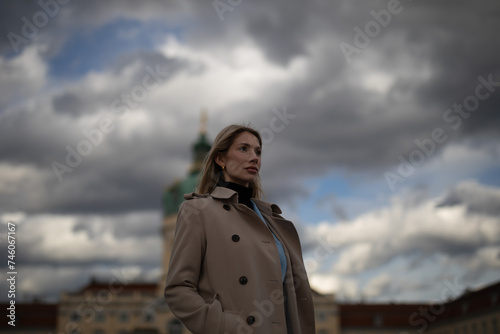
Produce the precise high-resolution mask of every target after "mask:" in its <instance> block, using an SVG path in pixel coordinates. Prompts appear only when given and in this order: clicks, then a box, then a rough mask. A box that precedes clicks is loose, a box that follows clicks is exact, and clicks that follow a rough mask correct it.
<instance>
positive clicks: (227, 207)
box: [222, 204, 230, 211]
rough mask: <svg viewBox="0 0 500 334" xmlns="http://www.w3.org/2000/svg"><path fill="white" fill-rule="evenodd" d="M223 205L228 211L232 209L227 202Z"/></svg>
mask: <svg viewBox="0 0 500 334" xmlns="http://www.w3.org/2000/svg"><path fill="white" fill-rule="evenodd" d="M222 207H223V208H224V210H226V211H229V209H230V207H229V205H227V204H224V205H223V206H222Z"/></svg>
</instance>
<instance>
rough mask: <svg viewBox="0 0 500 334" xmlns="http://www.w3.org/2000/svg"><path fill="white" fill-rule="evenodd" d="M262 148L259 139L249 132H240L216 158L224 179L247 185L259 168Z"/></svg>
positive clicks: (252, 180) (253, 178) (255, 175)
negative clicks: (226, 149) (225, 150)
mask: <svg viewBox="0 0 500 334" xmlns="http://www.w3.org/2000/svg"><path fill="white" fill-rule="evenodd" d="M261 151H262V148H261V147H260V144H259V140H258V139H257V137H255V136H254V135H253V134H251V133H250V132H246V131H245V132H242V133H240V134H239V135H238V136H236V138H235V139H234V141H233V144H232V145H231V147H229V150H228V151H227V152H226V153H225V154H224V155H222V156H218V157H217V158H216V161H215V162H216V163H217V164H218V165H219V166H221V167H223V166H225V169H224V180H225V181H226V182H234V183H237V184H240V185H242V186H245V187H248V186H249V183H250V182H254V181H255V179H256V178H257V175H258V174H259V170H260V162H261V160H260V158H261V157H260V155H261Z"/></svg>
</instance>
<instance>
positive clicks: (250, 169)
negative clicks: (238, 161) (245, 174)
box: [245, 167, 259, 173]
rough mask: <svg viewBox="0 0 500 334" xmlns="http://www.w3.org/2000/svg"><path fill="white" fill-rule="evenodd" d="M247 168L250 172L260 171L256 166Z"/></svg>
mask: <svg viewBox="0 0 500 334" xmlns="http://www.w3.org/2000/svg"><path fill="white" fill-rule="evenodd" d="M245 169H246V170H247V171H249V172H250V173H257V172H258V171H259V170H258V169H257V168H256V167H247V168H245Z"/></svg>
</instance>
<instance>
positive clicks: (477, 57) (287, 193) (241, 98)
mask: <svg viewBox="0 0 500 334" xmlns="http://www.w3.org/2000/svg"><path fill="white" fill-rule="evenodd" d="M0 6H1V10H0V16H1V18H0V32H1V33H0V38H1V41H0V221H1V224H0V226H1V229H2V230H1V232H2V235H1V238H2V239H1V241H0V242H1V245H2V246H1V247H2V249H1V252H0V254H2V256H3V257H4V258H6V257H7V253H6V250H7V245H6V240H7V236H6V232H7V223H8V222H9V221H10V222H13V223H15V224H16V228H17V229H16V238H17V239H16V240H17V243H16V246H17V253H16V259H15V260H16V266H17V267H16V269H17V271H18V277H17V278H18V280H17V289H18V298H24V299H30V298H33V297H34V296H37V297H39V298H42V299H45V300H57V298H59V296H60V294H61V292H62V291H75V290H77V289H79V288H80V287H81V286H83V285H84V284H86V283H87V282H88V281H89V279H90V277H92V276H95V277H101V278H103V279H105V278H106V277H110V275H111V274H110V273H111V272H112V271H113V270H114V271H117V270H118V271H120V270H122V271H123V270H127V272H130V273H132V274H133V277H134V278H135V279H137V280H142V281H151V282H155V281H156V280H157V277H158V274H159V265H160V263H161V239H160V236H159V227H160V222H161V215H162V214H161V196H162V192H163V190H164V187H165V186H167V185H169V184H171V183H172V182H173V181H174V180H176V179H178V178H182V177H184V176H185V175H186V173H187V169H188V168H189V165H190V163H191V161H192V155H191V145H192V143H193V142H194V141H195V140H196V138H197V134H198V130H199V120H200V110H201V109H203V108H204V109H206V110H208V118H209V120H208V136H209V138H210V139H213V138H214V137H215V135H216V134H217V132H218V131H219V130H220V129H222V128H223V127H224V126H226V125H229V124H232V123H242V122H250V123H251V124H252V125H253V127H255V128H256V129H258V130H260V131H261V133H262V135H263V137H264V141H265V145H264V148H263V165H262V166H263V167H262V171H261V177H262V180H263V184H264V190H265V192H266V195H267V200H269V201H271V202H274V203H277V204H278V205H280V206H281V208H282V210H283V212H284V216H286V217H287V218H289V219H291V220H292V221H294V223H295V224H296V226H297V229H298V230H299V232H300V236H301V240H302V244H303V250H304V258H305V262H306V267H307V270H308V273H309V276H310V281H311V285H312V286H313V288H315V289H316V290H318V291H320V292H324V293H335V294H336V296H337V298H338V299H339V300H344V301H349V300H351V301H352V300H360V299H362V298H363V299H364V300H368V301H431V300H438V301H439V298H440V296H441V295H442V293H441V292H442V291H443V289H447V288H449V286H450V285H454V286H455V287H456V289H454V290H453V291H455V292H456V294H458V293H460V292H461V291H463V290H464V289H465V288H467V287H468V288H479V287H481V286H484V285H487V284H491V283H492V282H496V281H498V279H499V278H500V218H499V217H500V132H499V130H498V129H499V128H500V127H499V126H500V117H499V112H498V107H499V105H500V61H499V59H500V38H499V37H498V31H500V3H498V2H497V1H491V0H480V1H473V2H472V1H465V0H460V1H457V0H453V1H451V0H443V1H420V0H414V1H411V0H402V1H401V2H399V1H397V0H390V1H385V0H384V1H369V2H368V1H352V0H340V1H327V0H314V1H300V2H298V1H297V2H290V1H281V0H276V1H271V2H269V1H260V0H255V1H246V0H238V1H229V0H217V1H214V2H212V1H133V0H128V1H117V0H109V1H97V0H88V1H79V0H73V1H67V0H65V1H63V0H58V2H56V1H55V0H46V1H41V2H39V3H37V2H35V1H9V2H7V1H4V2H2V4H1V5H0ZM3 268H4V269H3V270H5V271H7V268H5V267H3ZM2 284H3V286H5V283H4V282H2ZM454 296H456V295H454ZM454 296H452V297H454ZM5 298H6V294H2V295H1V296H0V299H5Z"/></svg>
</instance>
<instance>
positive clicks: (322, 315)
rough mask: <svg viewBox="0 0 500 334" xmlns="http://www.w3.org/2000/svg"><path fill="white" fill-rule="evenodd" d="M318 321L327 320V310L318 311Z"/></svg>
mask: <svg viewBox="0 0 500 334" xmlns="http://www.w3.org/2000/svg"><path fill="white" fill-rule="evenodd" d="M317 318H318V322H325V321H326V312H325V311H318V316H317Z"/></svg>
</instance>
